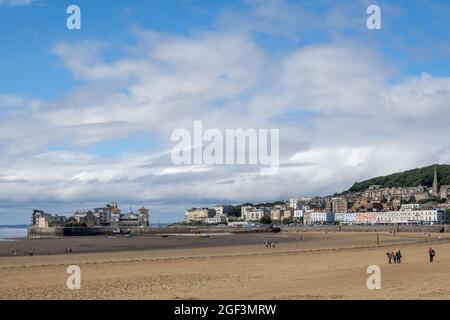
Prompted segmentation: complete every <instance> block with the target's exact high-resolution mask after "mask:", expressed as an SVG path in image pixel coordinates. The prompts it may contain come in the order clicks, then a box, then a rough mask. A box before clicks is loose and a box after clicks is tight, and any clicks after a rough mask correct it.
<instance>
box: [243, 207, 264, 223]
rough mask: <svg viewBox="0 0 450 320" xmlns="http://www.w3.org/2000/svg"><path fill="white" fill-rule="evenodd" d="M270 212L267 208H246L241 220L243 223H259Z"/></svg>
mask: <svg viewBox="0 0 450 320" xmlns="http://www.w3.org/2000/svg"><path fill="white" fill-rule="evenodd" d="M269 214H270V211H269V210H268V209H267V208H253V207H252V208H248V207H247V208H246V210H245V211H244V213H243V215H242V218H244V220H245V221H259V220H261V219H262V218H263V217H265V216H268V215H269Z"/></svg>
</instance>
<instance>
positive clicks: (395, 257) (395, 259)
mask: <svg viewBox="0 0 450 320" xmlns="http://www.w3.org/2000/svg"><path fill="white" fill-rule="evenodd" d="M391 257H392V258H394V263H397V256H396V254H395V253H394V251H392V252H391Z"/></svg>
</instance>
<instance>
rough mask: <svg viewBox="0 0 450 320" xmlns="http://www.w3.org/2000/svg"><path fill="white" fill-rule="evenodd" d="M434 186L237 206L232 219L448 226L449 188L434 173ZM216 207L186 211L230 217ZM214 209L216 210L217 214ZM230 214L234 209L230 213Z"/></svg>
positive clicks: (193, 216) (191, 216) (200, 217)
mask: <svg viewBox="0 0 450 320" xmlns="http://www.w3.org/2000/svg"><path fill="white" fill-rule="evenodd" d="M432 178H433V184H432V186H431V187H426V186H421V185H419V186H414V187H392V188H388V187H383V186H382V185H371V186H369V187H368V188H367V189H366V190H363V191H360V192H345V193H342V194H340V195H334V196H328V197H293V198H291V199H289V200H288V201H285V202H281V203H280V202H279V201H278V202H276V203H274V204H273V205H270V204H264V205H251V204H245V205H242V206H236V207H237V208H238V209H239V211H240V216H239V217H227V218H232V219H233V220H238V221H243V222H249V223H250V222H251V223H257V222H261V221H263V222H264V223H267V222H272V223H284V224H291V223H295V224H304V225H313V224H369V225H372V224H446V223H448V222H449V221H448V215H447V214H446V212H445V209H447V208H448V209H449V210H450V201H449V200H450V199H449V195H450V185H442V186H440V187H439V185H438V179H437V172H436V171H435V172H434V176H433V177H432ZM224 207H228V208H229V207H232V206H216V207H213V210H211V209H208V208H203V209H192V210H188V211H186V214H185V217H186V219H185V220H186V221H187V222H189V221H195V222H196V223H202V222H205V223H224V221H226V219H220V222H219V219H217V218H216V217H217V215H218V213H217V212H220V214H221V215H224V216H227V213H225V212H224V211H223V210H221V209H219V208H224ZM214 210H215V211H214ZM229 211H231V209H230V210H229Z"/></svg>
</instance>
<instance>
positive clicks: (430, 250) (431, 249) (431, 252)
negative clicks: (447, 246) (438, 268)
mask: <svg viewBox="0 0 450 320" xmlns="http://www.w3.org/2000/svg"><path fill="white" fill-rule="evenodd" d="M428 254H429V255H430V262H433V259H434V256H435V255H436V252H435V251H434V250H433V248H431V247H430V249H428Z"/></svg>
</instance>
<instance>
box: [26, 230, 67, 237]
mask: <svg viewBox="0 0 450 320" xmlns="http://www.w3.org/2000/svg"><path fill="white" fill-rule="evenodd" d="M27 236H28V238H30V239H38V238H57V237H62V236H63V230H62V228H38V227H31V228H28V235H27Z"/></svg>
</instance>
